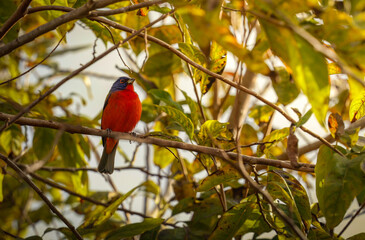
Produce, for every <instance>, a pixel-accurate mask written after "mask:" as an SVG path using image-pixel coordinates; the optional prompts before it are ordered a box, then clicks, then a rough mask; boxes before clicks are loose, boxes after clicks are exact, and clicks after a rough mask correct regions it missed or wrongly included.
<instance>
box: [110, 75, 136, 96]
mask: <svg viewBox="0 0 365 240" xmlns="http://www.w3.org/2000/svg"><path fill="white" fill-rule="evenodd" d="M133 82H134V79H133V78H129V77H120V78H118V80H117V81H115V82H114V84H113V86H112V88H111V89H110V92H115V91H120V90H124V89H126V88H127V87H128V85H131V86H132V84H133Z"/></svg>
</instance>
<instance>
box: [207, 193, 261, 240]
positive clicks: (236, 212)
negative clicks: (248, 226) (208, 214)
mask: <svg viewBox="0 0 365 240" xmlns="http://www.w3.org/2000/svg"><path fill="white" fill-rule="evenodd" d="M254 197H255V196H254V195H253V197H249V198H248V199H246V201H243V202H241V203H239V204H237V205H235V206H234V207H232V208H231V209H229V210H228V211H227V212H225V213H224V214H223V216H222V217H221V218H220V219H219V221H218V224H217V227H216V228H215V230H214V231H213V232H212V234H211V235H210V236H209V238H208V239H209V240H215V239H217V240H220V239H232V238H233V237H234V236H236V234H237V232H238V231H239V230H240V228H241V226H242V225H243V224H244V222H245V221H247V220H249V219H250V216H251V213H252V211H253V209H254V208H255V205H257V203H256V202H254V201H252V200H251V199H253V198H254ZM250 200H251V201H250Z"/></svg>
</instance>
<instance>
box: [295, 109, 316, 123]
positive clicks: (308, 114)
mask: <svg viewBox="0 0 365 240" xmlns="http://www.w3.org/2000/svg"><path fill="white" fill-rule="evenodd" d="M312 114H313V112H312V109H309V110H308V112H306V113H305V114H304V116H303V117H300V118H299V121H298V122H297V124H296V126H297V127H300V126H303V125H304V124H305V123H306V122H308V120H309V119H310V117H311V116H312Z"/></svg>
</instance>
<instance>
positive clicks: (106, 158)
mask: <svg viewBox="0 0 365 240" xmlns="http://www.w3.org/2000/svg"><path fill="white" fill-rule="evenodd" d="M117 146H118V144H115V146H114V148H113V150H112V151H111V152H110V153H106V147H105V146H104V150H103V154H102V155H101V159H100V163H99V166H98V171H99V172H101V173H108V174H112V173H113V171H114V159H115V153H116V151H117Z"/></svg>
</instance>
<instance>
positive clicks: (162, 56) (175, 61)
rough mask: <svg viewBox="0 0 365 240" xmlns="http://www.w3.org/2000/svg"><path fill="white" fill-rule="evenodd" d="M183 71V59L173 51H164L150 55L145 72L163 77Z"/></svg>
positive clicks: (152, 75) (151, 75)
mask: <svg viewBox="0 0 365 240" xmlns="http://www.w3.org/2000/svg"><path fill="white" fill-rule="evenodd" d="M179 72H182V67H181V60H180V58H179V57H177V56H176V55H175V54H173V53H172V52H171V51H166V50H165V51H162V52H158V53H156V54H154V55H152V56H150V57H149V58H148V60H147V62H146V64H145V67H144V71H143V74H146V75H147V76H150V77H163V76H168V75H172V74H174V73H179Z"/></svg>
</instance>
